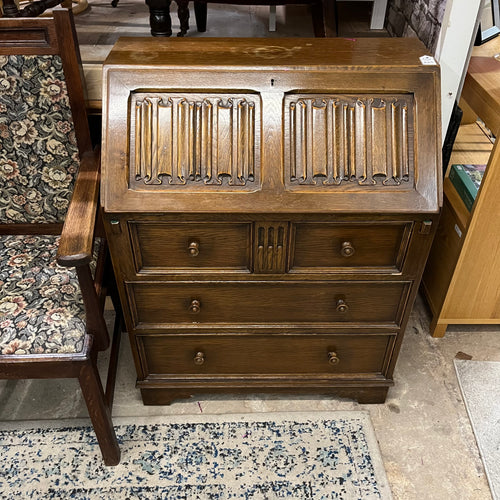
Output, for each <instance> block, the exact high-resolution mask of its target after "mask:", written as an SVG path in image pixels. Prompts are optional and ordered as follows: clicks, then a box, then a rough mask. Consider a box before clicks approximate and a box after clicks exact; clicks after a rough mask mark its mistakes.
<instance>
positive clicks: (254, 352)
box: [135, 334, 394, 377]
mask: <svg viewBox="0 0 500 500" xmlns="http://www.w3.org/2000/svg"><path fill="white" fill-rule="evenodd" d="M135 338H136V342H137V347H138V351H139V354H140V358H141V363H142V367H143V370H144V374H145V376H146V377H147V376H149V375H204V374H205V375H208V374H211V375H217V374H219V375H241V374H252V373H258V374H293V375H297V374H312V373H314V374H323V373H324V374H335V373H339V374H340V373H381V372H383V370H384V362H385V359H386V352H387V350H388V347H389V346H390V345H391V339H394V337H391V336H388V335H363V334H354V335H319V336H318V335H307V334H306V335H281V334H272V335H267V336H264V335H198V336H195V335H187V336H185V335H138V336H136V337H135Z"/></svg>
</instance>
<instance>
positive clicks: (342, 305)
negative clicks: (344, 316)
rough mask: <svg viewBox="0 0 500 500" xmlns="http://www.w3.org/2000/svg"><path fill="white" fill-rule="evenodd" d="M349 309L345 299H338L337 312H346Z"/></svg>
mask: <svg viewBox="0 0 500 500" xmlns="http://www.w3.org/2000/svg"><path fill="white" fill-rule="evenodd" d="M348 310H349V306H348V305H347V304H346V302H345V300H344V299H339V300H337V312H339V313H346V312H347V311H348Z"/></svg>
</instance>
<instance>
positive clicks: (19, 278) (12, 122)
mask: <svg viewBox="0 0 500 500" xmlns="http://www.w3.org/2000/svg"><path fill="white" fill-rule="evenodd" d="M0 31H2V35H3V36H2V37H1V38H0V378H7V379H8V378H17V379H20V378H67V377H75V378H78V379H79V382H80V387H81V389H82V392H83V395H84V398H85V401H86V403H87V408H88V410H89V414H90V417H91V420H92V423H93V426H94V429H95V432H96V435H97V439H98V442H99V445H100V448H101V451H102V454H103V458H104V461H105V463H106V464H107V465H115V464H117V463H118V462H119V460H120V450H119V448H118V444H117V440H116V436H115V432H114V429H113V425H112V421H111V401H112V392H113V386H114V373H113V370H109V373H110V377H108V384H107V385H108V389H109V390H108V391H107V395H105V394H104V390H103V387H102V384H101V381H100V378H99V373H98V371H97V366H96V359H97V352H98V351H101V350H104V349H106V348H108V346H109V344H110V342H109V336H108V333H107V329H106V323H105V321H104V317H103V309H104V299H105V295H106V287H107V284H109V283H113V280H112V273H110V272H109V266H108V264H109V262H108V254H107V245H106V241H105V239H104V238H103V235H102V234H100V233H99V227H100V226H99V224H98V221H99V208H98V189H99V155H98V153H96V152H94V151H93V149H92V145H91V140H90V133H89V129H88V122H87V118H86V113H85V103H84V99H83V86H82V82H81V79H80V68H79V54H78V46H77V43H76V37H75V32H74V25H73V17H72V13H71V11H68V10H66V9H61V8H57V9H54V11H53V17H46V18H29V19H28V18H27V19H0ZM96 222H97V224H96ZM114 302H115V304H118V301H117V300H115V301H114ZM116 308H117V309H118V307H116ZM120 316H121V315H120V312H119V310H118V311H117V318H118V319H119V318H120ZM119 333H120V328H119V321H118V322H117V323H116V325H115V336H114V337H115V338H116V339H119ZM113 352H114V353H116V352H117V349H115V350H114V351H113ZM112 359H113V357H112Z"/></svg>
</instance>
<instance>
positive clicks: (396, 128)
mask: <svg viewBox="0 0 500 500" xmlns="http://www.w3.org/2000/svg"><path fill="white" fill-rule="evenodd" d="M284 109H285V129H284V154H285V158H284V164H285V186H286V187H288V188H295V187H297V186H323V187H325V186H326V187H335V186H339V185H342V186H348V185H349V184H352V185H355V186H366V187H369V186H396V187H397V186H401V185H402V183H412V182H413V181H414V177H415V171H414V170H415V168H414V155H413V133H414V132H413V123H412V119H413V118H412V116H411V110H412V109H413V96H412V95H410V94H402V95H380V94H374V95H359V96H353V95H296V94H294V95H292V94H290V95H287V96H286V97H285V106H284Z"/></svg>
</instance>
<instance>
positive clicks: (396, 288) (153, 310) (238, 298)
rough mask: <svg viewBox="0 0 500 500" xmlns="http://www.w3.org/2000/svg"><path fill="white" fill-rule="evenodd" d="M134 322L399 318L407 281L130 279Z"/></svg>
mask: <svg viewBox="0 0 500 500" xmlns="http://www.w3.org/2000/svg"><path fill="white" fill-rule="evenodd" d="M126 286H127V291H128V295H129V300H130V309H131V311H132V316H133V318H134V323H135V325H141V326H147V325H149V326H152V325H163V326H166V325H168V324H176V323H177V324H184V325H190V324H193V323H204V324H220V323H225V324H265V323H272V324H277V323H278V324H294V325H296V324H314V323H331V322H334V323H335V322H342V323H364V324H370V323H383V324H386V325H392V326H396V325H397V324H398V323H399V321H400V316H401V312H402V310H403V308H404V305H405V302H406V299H407V295H408V289H409V286H410V284H409V283H407V282H331V283H325V282H312V281H307V282H289V281H288V282H283V281H281V282H280V281H262V282H260V281H259V282H257V281H255V282H227V281H226V282H160V283H159V282H135V283H133V282H132V283H127V284H126Z"/></svg>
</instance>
